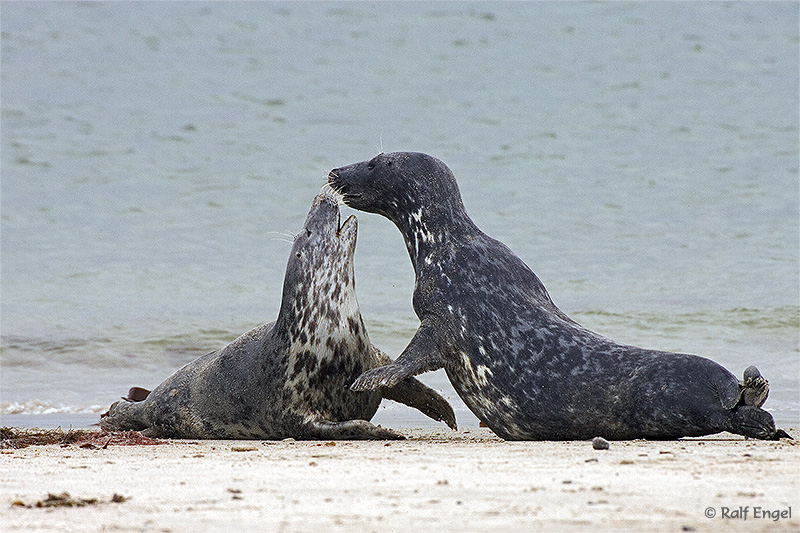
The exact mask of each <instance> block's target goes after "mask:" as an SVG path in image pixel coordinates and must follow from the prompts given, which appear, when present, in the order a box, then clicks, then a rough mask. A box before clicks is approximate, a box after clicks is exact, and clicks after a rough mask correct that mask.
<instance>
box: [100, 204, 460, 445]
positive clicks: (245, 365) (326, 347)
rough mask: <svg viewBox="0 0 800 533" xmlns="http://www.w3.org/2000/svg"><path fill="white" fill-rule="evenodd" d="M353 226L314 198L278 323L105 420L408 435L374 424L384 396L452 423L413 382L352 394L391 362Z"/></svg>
mask: <svg viewBox="0 0 800 533" xmlns="http://www.w3.org/2000/svg"><path fill="white" fill-rule="evenodd" d="M357 226H358V224H357V221H356V218H355V217H354V216H351V217H350V218H348V219H347V220H346V221H345V222H344V224H342V226H341V227H339V206H338V203H337V200H336V198H335V197H334V196H332V195H331V194H330V193H327V194H326V193H323V194H320V195H319V196H317V197H316V198H315V199H314V202H313V204H312V206H311V210H310V211H309V213H308V218H307V219H306V222H305V225H304V226H303V230H302V231H301V232H300V233H299V234H298V235H297V236H296V237H295V240H294V244H293V246H292V253H291V255H290V257H289V263H288V265H287V267H286V277H285V279H284V284H283V299H282V302H281V308H280V312H279V314H278V319H277V320H276V321H275V322H273V323H270V324H266V325H263V326H260V327H258V328H255V329H253V330H251V331H249V332H247V333H245V334H244V335H242V336H241V337H239V338H238V339H236V340H235V341H233V342H232V343H231V344H229V345H228V346H226V347H225V348H223V349H221V350H219V351H217V352H213V353H210V354H208V355H206V356H203V357H200V358H199V359H197V360H195V361H193V362H191V363H189V364H188V365H186V366H185V367H183V368H182V369H180V370H178V371H177V372H176V373H175V374H173V375H172V376H171V377H169V378H168V379H167V380H166V381H164V382H163V383H162V384H161V385H159V386H158V387H157V388H156V389H155V390H153V392H151V393H148V391H146V390H144V389H139V388H136V387H134V388H133V389H131V392H130V393H129V400H130V401H118V402H116V403H115V404H114V405H112V406H111V409H110V410H109V412H108V413H106V414H105V415H103V416H102V418H101V421H100V425H101V426H102V427H103V428H105V429H109V430H128V429H135V430H144V433H145V434H146V435H149V436H159V437H178V438H200V439H203V438H209V439H282V438H286V437H293V438H296V439H398V438H403V437H402V436H401V435H399V434H397V433H395V432H394V431H390V430H388V429H384V428H381V427H379V426H375V425H373V424H371V423H370V422H368V420H369V419H371V418H372V416H373V415H374V414H375V412H376V411H377V409H378V405H379V404H380V402H381V398H388V399H390V400H395V401H398V402H401V403H404V404H406V405H409V406H411V407H414V408H416V409H419V410H420V411H422V412H423V413H425V414H426V415H428V416H430V417H431V418H434V419H436V420H442V421H444V422H445V423H447V425H448V426H450V427H452V428H455V427H456V423H455V415H454V413H453V409H452V408H451V407H450V404H448V403H447V401H445V400H444V399H443V398H442V397H441V396H439V395H438V394H437V393H436V392H434V391H433V390H431V389H429V388H428V387H426V386H425V385H423V384H422V383H420V382H419V381H418V380H416V379H414V378H410V379H405V380H398V382H397V383H396V384H394V385H392V386H391V387H384V388H380V389H378V390H377V391H371V392H367V393H363V392H353V391H351V390H350V384H351V383H352V382H353V381H354V380H355V379H356V378H357V377H358V376H359V375H361V373H362V372H364V371H366V370H369V369H371V368H375V367H377V366H379V365H382V364H387V363H391V359H390V358H389V357H388V356H387V355H386V354H384V353H382V352H381V351H379V350H378V349H377V348H375V347H374V346H372V345H371V344H370V341H369V337H368V336H367V331H366V328H365V327H364V322H363V321H362V319H361V313H360V312H359V309H358V302H357V301H356V292H355V278H354V274H353V254H354V253H355V246H356V234H357ZM137 400H138V401H137Z"/></svg>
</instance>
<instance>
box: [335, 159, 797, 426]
mask: <svg viewBox="0 0 800 533" xmlns="http://www.w3.org/2000/svg"><path fill="white" fill-rule="evenodd" d="M328 181H329V183H330V184H331V185H332V186H333V188H334V189H336V190H338V191H339V192H341V193H342V194H343V195H344V198H345V203H347V204H348V205H349V206H351V207H353V208H355V209H360V210H363V211H368V212H371V213H378V214H381V215H383V216H385V217H387V218H388V219H389V220H391V221H392V222H394V224H395V225H396V226H397V228H398V229H399V230H400V232H401V233H402V234H403V238H404V239H405V243H406V248H407V249H408V253H409V255H410V256H411V262H412V264H413V266H414V271H415V273H416V285H415V288H414V297H413V304H414V310H415V311H416V313H417V315H418V316H419V319H420V327H419V329H418V330H417V333H416V335H415V336H414V338H413V339H412V340H411V342H410V343H409V345H408V346H407V347H406V349H405V350H404V351H403V353H402V354H400V356H399V357H398V358H397V361H395V362H394V363H393V364H391V365H388V366H385V367H382V368H376V369H373V370H370V371H368V372H366V373H365V374H364V375H363V376H361V377H360V378H359V379H358V380H357V381H356V382H355V383H354V384H353V389H354V390H370V389H373V388H375V387H381V386H391V385H392V384H394V383H397V382H398V381H399V380H402V379H407V378H408V377H409V376H414V375H416V374H420V373H422V372H428V371H431V370H436V369H438V368H444V369H445V371H446V372H447V376H448V377H449V378H450V382H451V383H452V384H453V387H454V388H455V390H456V392H457V393H458V394H459V396H461V398H462V399H463V400H464V403H466V404H467V406H468V407H469V408H470V409H471V410H472V412H473V413H475V415H476V416H477V417H478V418H479V419H480V420H481V421H482V422H483V423H485V424H486V425H487V426H489V427H490V428H491V429H492V430H493V431H494V432H495V433H497V435H499V436H500V437H502V438H504V439H509V440H566V439H573V440H579V439H581V440H582V439H590V438H592V437H598V436H599V437H604V438H606V439H617V440H618V439H636V438H647V439H673V438H678V437H683V436H700V435H708V434H711V433H718V432H720V431H730V432H733V433H738V434H740V435H745V436H747V437H756V438H760V439H776V438H780V437H783V436H788V435H786V433H785V432H784V431H782V430H776V429H775V422H774V421H773V419H772V416H771V415H770V414H769V413H768V412H766V411H764V410H762V409H760V407H761V405H762V404H763V403H764V400H766V397H767V391H768V384H767V382H766V380H764V378H763V377H762V376H761V374H760V373H759V372H758V370H757V369H756V368H755V367H750V368H748V369H747V370H746V371H745V374H744V379H743V381H742V382H739V381H738V380H737V379H736V377H735V376H734V375H733V374H731V373H730V372H729V371H728V370H726V369H725V368H723V367H722V366H720V365H718V364H717V363H715V362H713V361H711V360H709V359H706V358H704V357H699V356H696V355H687V354H678V353H668V352H659V351H655V350H647V349H643V348H637V347H634V346H626V345H623V344H618V343H616V342H614V341H611V340H609V339H607V338H605V337H602V336H600V335H598V334H597V333H594V332H592V331H589V330H588V329H586V328H584V327H582V326H580V325H579V324H577V323H576V322H575V321H573V320H572V319H570V318H569V317H568V316H567V315H566V314H564V312H563V311H561V310H560V309H559V308H558V307H556V305H555V304H554V303H553V301H552V300H551V299H550V295H549V294H548V293H547V290H546V289H545V287H544V285H543V284H542V282H541V281H540V280H539V278H538V277H536V274H534V273H533V272H532V271H531V269H530V268H528V266H527V265H526V264H525V263H524V262H523V261H522V260H521V259H520V258H519V257H517V256H516V255H514V253H513V252H512V251H511V250H510V249H509V248H508V247H507V246H505V245H504V244H503V243H501V242H499V241H497V240H495V239H492V238H491V237H489V236H488V235H486V234H485V233H483V232H482V231H481V230H480V229H479V228H478V227H477V226H476V225H475V223H474V222H473V221H472V220H471V219H470V218H469V216H468V215H467V212H466V210H465V209H464V204H463V203H462V201H461V194H460V193H459V190H458V185H457V184H456V180H455V177H454V176H453V173H452V172H451V171H450V169H449V168H447V166H446V165H445V164H444V163H442V162H441V161H439V160H438V159H436V158H434V157H431V156H429V155H426V154H420V153H410V152H398V153H393V154H379V155H378V156H376V157H374V158H373V159H371V160H369V161H364V162H361V163H354V164H352V165H348V166H346V167H342V168H338V169H334V170H332V171H331V173H330V175H329V177H328Z"/></svg>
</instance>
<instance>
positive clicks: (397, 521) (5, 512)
mask: <svg viewBox="0 0 800 533" xmlns="http://www.w3.org/2000/svg"><path fill="white" fill-rule="evenodd" d="M786 430H787V431H788V432H789V433H790V434H792V435H794V436H797V435H798V433H799V432H798V428H797V427H792V428H786ZM400 431H401V432H402V433H403V434H404V435H406V436H407V440H405V441H391V442H390V441H329V442H326V441H293V440H285V441H276V442H273V441H191V440H164V441H162V442H163V443H162V444H159V445H152V446H149V445H122V444H117V443H116V442H123V441H113V440H106V439H103V440H102V442H96V443H92V442H89V443H84V444H83V445H80V444H71V445H66V446H63V447H62V445H58V444H54V445H53V444H51V445H35V446H29V447H27V448H22V449H4V450H2V453H0V465H2V466H0V470H2V472H3V476H2V477H3V479H2V480H0V521H2V523H3V524H4V528H6V529H5V530H7V531H38V530H53V531H76V530H82V531H83V530H85V531H99V530H118V531H134V530H136V531H189V530H205V531H223V530H231V529H239V530H243V531H273V530H281V531H310V530H325V531H375V530H381V531H408V530H419V529H422V528H435V529H436V530H442V531H459V532H461V531H487V530H508V529H511V528H516V529H521V530H552V529H554V528H559V529H566V530H578V531H581V530H585V531H589V530H592V531H595V530H598V528H599V529H617V530H655V531H682V530H683V531H712V530H718V529H720V528H725V529H726V530H730V531H761V530H767V529H768V530H770V531H774V530H787V531H788V530H794V531H796V530H797V529H798V527H800V443H798V442H797V441H793V440H787V439H784V440H781V441H757V440H745V439H743V438H742V437H740V436H736V435H731V434H727V433H721V434H717V435H712V436H709V437H703V438H686V439H680V440H676V441H643V440H635V441H612V442H611V446H610V449H608V450H594V449H593V448H592V444H591V441H566V442H538V441H537V442H506V441H503V440H501V439H499V438H498V437H496V436H495V435H494V434H493V433H492V432H491V431H490V430H488V429H485V428H468V429H462V430H459V431H451V430H447V429H427V428H426V429H400ZM104 443H105V444H107V446H106V447H103V444H104ZM87 444H88V446H87ZM82 446H83V447H82ZM64 492H66V493H69V495H70V497H71V498H72V499H74V500H75V501H79V500H81V499H83V500H89V501H93V502H92V503H88V504H85V505H83V506H80V507H77V506H75V507H64V506H55V507H48V508H38V507H36V506H35V505H36V503H37V502H45V503H44V504H45V505H46V504H47V503H46V500H47V498H48V494H53V495H60V494H62V493H64ZM112 500H114V501H112ZM15 503H16V505H15ZM27 506H31V507H27ZM709 510H710V511H709ZM766 512H768V513H770V514H769V515H767V516H766V517H763V516H762V515H764V513H766ZM706 513H709V515H708V516H710V515H711V514H712V513H713V514H714V515H715V516H714V517H712V518H709V517H707V516H706ZM737 513H738V514H737ZM781 513H783V515H782V514H781ZM756 516H757V518H756ZM773 518H775V519H773Z"/></svg>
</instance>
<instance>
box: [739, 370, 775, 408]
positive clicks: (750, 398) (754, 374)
mask: <svg viewBox="0 0 800 533" xmlns="http://www.w3.org/2000/svg"><path fill="white" fill-rule="evenodd" d="M740 385H741V387H742V402H744V404H745V405H752V406H753V407H761V406H762V405H764V402H766V401H767V396H769V381H767V380H766V379H764V377H763V376H762V375H761V372H759V371H758V368H756V367H755V366H754V365H750V366H748V367H747V368H745V369H744V374H743V375H742V382H741V384H740Z"/></svg>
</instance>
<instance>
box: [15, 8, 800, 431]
mask: <svg viewBox="0 0 800 533" xmlns="http://www.w3.org/2000/svg"><path fill="white" fill-rule="evenodd" d="M0 20H1V21H2V74H1V76H2V78H0V79H1V80H2V86H1V87H0V89H1V92H0V102H1V103H2V145H1V148H2V153H1V154H0V155H1V164H2V167H1V169H0V170H1V176H0V185H1V187H2V189H1V195H0V204H1V215H2V221H1V225H0V228H1V230H2V234H1V240H0V245H1V248H0V253H1V261H2V263H1V264H0V266H1V267H2V270H0V276H1V277H0V280H1V282H2V285H1V287H0V288H1V292H0V304H1V307H0V311H1V312H2V315H1V316H0V327H1V328H0V333H1V335H2V355H1V359H0V372H1V375H0V417H2V421H0V424H2V425H9V424H13V425H23V426H24V425H40V426H51V427H52V426H59V425H60V426H69V425H76V426H82V425H87V424H91V423H94V422H96V421H97V419H98V417H99V415H100V413H102V412H103V411H104V410H105V409H106V408H107V407H108V406H109V405H110V404H111V403H112V402H113V401H114V400H115V399H116V398H118V397H119V396H121V395H124V394H125V393H126V391H127V389H128V387H130V386H131V385H137V386H142V387H146V388H152V387H154V386H156V385H158V384H159V383H160V382H161V381H162V380H163V379H165V378H166V377H167V376H168V375H169V374H171V373H172V372H173V371H174V370H176V369H177V368H179V367H181V366H182V365H184V364H185V363H187V362H189V361H191V360H192V359H194V358H196V357H198V356H200V355H202V354H204V353H207V352H210V351H213V350H216V349H218V348H220V347H222V346H224V345H225V344H227V343H228V342H229V341H231V340H232V339H234V338H235V337H237V336H238V335H239V334H241V333H243V332H245V331H247V330H248V329H250V328H252V327H255V326H257V325H259V324H262V323H265V322H269V321H272V320H274V319H275V317H276V316H277V312H278V308H279V305H280V296H281V287H282V282H283V274H284V269H285V265H286V260H287V257H288V254H289V249H290V241H291V238H292V235H293V234H294V233H295V232H297V231H299V229H300V228H301V227H302V223H303V221H304V219H305V215H306V213H307V211H308V208H309V206H310V203H311V200H312V198H313V197H314V195H315V194H316V193H317V192H318V191H319V190H320V187H321V186H322V185H323V183H324V182H325V180H326V176H327V173H328V171H329V170H330V169H331V168H334V167H337V166H341V165H345V164H348V163H351V162H355V161H360V160H364V159H368V158H370V157H372V156H374V155H375V154H376V153H378V152H381V151H385V152H390V151H396V150H413V151H423V152H427V153H430V154H432V155H434V156H436V157H438V158H440V159H442V160H443V161H445V162H446V163H447V164H448V165H449V166H450V167H451V169H452V170H453V171H454V173H455V175H456V176H457V178H458V181H459V185H460V188H461V191H462V195H463V197H464V202H465V205H466V207H467V210H468V212H469V214H470V215H471V216H472V218H473V219H474V220H475V222H476V223H477V224H478V225H479V226H480V227H481V228H482V229H483V230H484V231H486V232H487V233H488V234H489V235H491V236H493V237H495V238H498V239H500V240H502V241H503V242H505V243H506V244H508V245H509V246H510V247H511V248H512V249H513V250H514V251H515V252H516V253H517V254H518V255H519V256H520V257H521V258H522V259H523V260H524V261H525V262H526V263H527V264H528V265H529V266H530V267H531V268H532V269H533V270H534V271H535V272H536V273H537V274H538V275H539V277H540V278H541V279H542V280H543V282H544V283H545V285H546V286H547V288H548V290H549V291H550V294H551V296H552V298H553V299H554V301H555V302H556V304H557V305H559V306H560V307H561V308H562V309H563V310H564V311H565V312H567V314H569V315H570V316H572V317H573V318H574V319H576V320H577V321H578V322H580V323H582V324H584V325H585V326H587V327H588V328H590V329H592V330H595V331H597V332H599V333H601V334H603V335H605V336H607V337H611V338H613V339H615V340H617V341H620V342H625V343H630V344H634V345H639V346H644V347H648V348H654V349H662V350H669V351H680V352H689V353H695V354H700V355H704V356H706V357H709V358H711V359H713V360H715V361H717V362H719V363H721V364H722V365H724V366H725V367H727V368H729V369H730V370H731V371H732V372H734V373H735V374H736V375H741V372H742V370H743V369H744V368H745V367H746V366H748V365H750V364H756V365H757V366H758V367H759V369H760V370H761V372H762V373H763V374H764V376H765V377H766V378H767V379H768V380H769V381H770V384H771V393H770V397H769V399H768V401H767V403H766V404H765V408H766V409H768V410H769V411H771V412H772V413H773V415H774V416H775V418H776V419H777V420H778V422H779V423H780V424H784V425H788V424H797V423H798V421H800V406H799V405H800V401H799V395H800V392H799V387H798V383H799V382H800V378H799V377H798V374H799V373H800V365H799V364H798V359H799V358H800V352H799V351H798V345H799V344H800V289H799V288H798V285H799V284H798V279H799V273H798V220H799V216H798V4H797V3H796V2H764V3H761V2H759V3H750V2H734V3H722V2H697V3H675V2H670V3H666V2H664V3H662V2H646V3H636V2H621V3H617V2H613V3H605V2H599V3H583V2H581V3H571V2H570V3H567V2H557V3H540V2H533V3H477V2H469V3H458V2H455V3H449V2H448V3H405V2H404V3H385V2H379V3H378V2H376V3H349V2H348V3H329V2H325V3H256V2H247V3H228V2H225V3H197V2H186V3H184V2H179V3H162V2H133V3H96V2H82V3H67V2H57V3H43V2H33V3H25V2H13V3H4V4H3V6H2V11H1V12H0ZM352 213H354V212H353V211H352V210H350V209H347V208H345V209H344V215H349V214H352ZM358 217H359V222H360V224H359V240H358V248H357V252H356V259H355V261H356V277H357V289H358V296H359V302H360V305H361V311H362V314H363V316H364V319H365V322H366V325H367V328H368V330H369V333H370V336H371V339H372V341H373V342H374V343H375V344H376V345H377V346H379V347H381V348H383V349H384V350H386V351H387V352H389V353H390V354H392V355H393V356H397V355H398V354H399V353H400V352H401V351H402V350H403V348H404V347H405V345H406V344H407V343H408V341H409V340H410V338H411V337H412V336H413V334H414V331H415V330H416V327H417V326H418V320H417V318H416V316H415V314H414V311H413V308H412V306H411V295H412V292H413V284H414V277H413V271H412V268H411V264H410V261H409V260H408V257H407V254H406V251H405V247H404V244H403V242H402V239H401V237H400V234H399V232H397V230H396V229H395V228H394V227H393V226H392V225H391V224H390V223H389V222H388V221H387V220H385V219H383V218H381V217H378V216H375V215H369V214H364V213H358ZM421 379H423V380H424V381H425V382H426V383H428V384H429V385H431V386H432V387H434V388H435V389H437V390H440V391H441V392H442V393H443V394H444V395H445V396H446V397H447V398H448V399H449V400H450V401H451V402H452V403H453V405H454V406H455V408H456V413H457V416H458V419H459V422H460V423H461V425H462V426H465V425H466V426H469V425H474V424H476V423H477V421H476V419H475V418H474V416H473V415H472V414H471V413H469V411H468V410H467V409H466V407H464V404H463V403H462V402H461V401H460V399H459V398H458V397H457V395H456V394H455V392H454V391H453V389H452V387H451V386H450V384H449V382H448V381H447V378H446V376H445V375H444V373H443V371H438V372H435V373H431V374H425V375H423V376H421ZM608 386H609V387H613V386H614V384H613V383H609V384H608ZM376 420H377V421H378V422H387V423H389V424H394V425H398V426H403V425H406V426H407V425H415V426H419V425H423V426H424V425H427V424H434V422H432V421H428V420H427V419H425V418H424V417H422V416H421V415H416V414H415V413H414V412H413V411H411V410H410V409H407V408H405V407H403V406H397V405H396V404H392V403H391V402H384V405H383V407H382V408H381V410H380V411H379V414H378V416H377V418H376Z"/></svg>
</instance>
